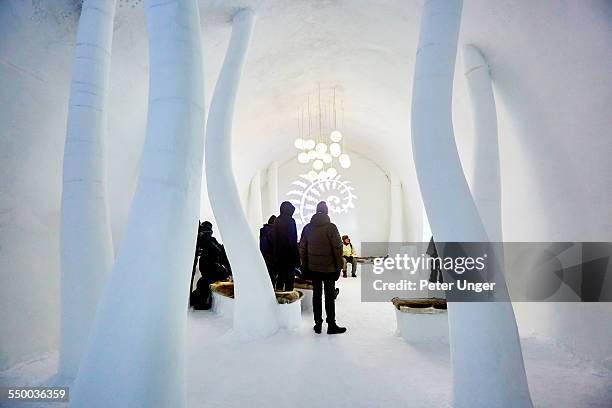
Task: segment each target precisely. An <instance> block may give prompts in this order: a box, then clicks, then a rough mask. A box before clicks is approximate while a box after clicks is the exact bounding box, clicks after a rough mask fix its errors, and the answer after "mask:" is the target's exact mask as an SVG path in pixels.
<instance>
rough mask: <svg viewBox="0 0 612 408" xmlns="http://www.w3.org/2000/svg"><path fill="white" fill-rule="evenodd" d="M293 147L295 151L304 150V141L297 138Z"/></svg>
mask: <svg viewBox="0 0 612 408" xmlns="http://www.w3.org/2000/svg"><path fill="white" fill-rule="evenodd" d="M293 145H294V146H295V148H296V149H300V150H302V149H303V148H304V139H302V138H301V137H298V138H297V139H295V140H294V141H293Z"/></svg>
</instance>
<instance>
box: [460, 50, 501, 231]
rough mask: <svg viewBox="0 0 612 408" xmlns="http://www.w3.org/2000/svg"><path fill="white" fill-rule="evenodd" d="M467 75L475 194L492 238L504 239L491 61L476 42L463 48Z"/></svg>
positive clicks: (476, 201) (486, 227)
mask: <svg viewBox="0 0 612 408" xmlns="http://www.w3.org/2000/svg"><path fill="white" fill-rule="evenodd" d="M463 61H464V66H465V77H466V79H467V85H468V90H469V93H470V98H471V101H472V115H473V123H474V156H473V157H474V158H473V161H474V167H473V177H472V195H473V196H474V202H475V203H476V207H477V208H478V213H479V214H480V218H481V219H482V223H483V224H484V227H485V229H486V231H487V235H488V236H489V239H490V240H491V241H493V242H501V241H502V240H503V239H502V225H501V182H500V169H499V146H498V136H497V111H496V108H495V97H494V95H493V86H492V84H491V74H490V71H489V65H488V64H487V62H486V61H485V59H484V56H483V55H482V54H481V52H480V51H479V50H478V48H476V47H475V46H473V45H466V46H465V47H464V48H463Z"/></svg>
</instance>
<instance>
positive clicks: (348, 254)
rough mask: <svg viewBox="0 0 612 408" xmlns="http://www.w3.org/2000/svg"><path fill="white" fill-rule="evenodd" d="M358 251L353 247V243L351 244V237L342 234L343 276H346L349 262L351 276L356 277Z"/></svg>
mask: <svg viewBox="0 0 612 408" xmlns="http://www.w3.org/2000/svg"><path fill="white" fill-rule="evenodd" d="M356 256H357V252H356V251H355V248H353V244H351V239H350V238H349V236H348V235H343V236H342V257H343V258H344V262H343V266H342V277H344V278H346V274H347V267H348V264H349V263H350V264H351V276H352V277H353V278H356V277H357V275H356V272H357V259H355V257H356Z"/></svg>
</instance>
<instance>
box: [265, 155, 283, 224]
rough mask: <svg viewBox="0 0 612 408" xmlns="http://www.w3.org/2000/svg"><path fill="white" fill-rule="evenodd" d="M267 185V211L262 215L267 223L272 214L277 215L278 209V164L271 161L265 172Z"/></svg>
mask: <svg viewBox="0 0 612 408" xmlns="http://www.w3.org/2000/svg"><path fill="white" fill-rule="evenodd" d="M267 178H268V180H267V182H268V183H267V184H268V211H267V214H265V215H264V221H268V218H269V217H270V216H271V215H272V214H277V213H278V211H279V208H280V203H279V202H278V162H277V161H273V162H272V164H270V166H269V167H268V172H267Z"/></svg>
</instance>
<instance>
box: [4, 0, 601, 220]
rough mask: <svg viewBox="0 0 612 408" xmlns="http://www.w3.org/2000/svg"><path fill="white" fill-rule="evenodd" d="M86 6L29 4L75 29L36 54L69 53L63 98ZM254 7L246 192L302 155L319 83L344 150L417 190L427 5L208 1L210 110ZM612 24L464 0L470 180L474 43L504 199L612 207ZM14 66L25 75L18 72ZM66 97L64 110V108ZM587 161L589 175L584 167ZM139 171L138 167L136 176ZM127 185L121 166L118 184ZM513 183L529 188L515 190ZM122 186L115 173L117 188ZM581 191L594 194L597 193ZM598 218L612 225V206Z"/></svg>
mask: <svg viewBox="0 0 612 408" xmlns="http://www.w3.org/2000/svg"><path fill="white" fill-rule="evenodd" d="M27 3H29V2H17V1H12V2H6V3H5V5H4V9H5V10H7V9H9V10H11V11H13V12H14V13H15V14H22V15H25V14H26V12H25V11H24V9H25V8H30V7H31V5H30V4H27ZM78 3H79V2H78V1H75V0H48V1H41V0H35V1H32V5H34V8H35V10H36V11H37V12H35V13H34V16H33V17H32V18H38V19H40V20H41V21H42V22H44V23H45V24H48V25H53V24H55V25H60V26H63V31H65V33H64V34H63V35H62V36H61V38H54V37H53V36H52V35H50V36H49V40H48V44H47V45H46V47H47V48H44V49H42V50H37V51H31V52H32V53H34V52H37V53H49V54H53V52H55V53H56V54H59V52H57V51H56V48H55V47H57V46H58V44H60V46H61V47H63V48H62V50H61V54H62V55H61V59H62V61H61V62H62V63H63V64H64V65H61V64H59V65H57V68H54V67H53V65H56V61H54V60H53V57H54V55H51V56H50V57H46V60H45V61H44V62H46V63H47V64H49V65H50V67H49V70H50V71H51V73H50V74H49V75H48V78H47V80H48V81H55V82H57V86H58V88H62V89H63V88H65V91H62V92H65V93H66V95H67V89H68V85H69V82H68V81H69V69H70V68H69V67H70V63H69V61H70V59H69V58H70V55H71V54H70V53H71V47H72V45H71V44H73V41H74V30H75V27H76V16H77V15H78ZM245 6H251V7H253V8H255V9H256V10H257V14H258V21H257V23H256V26H255V30H254V35H253V40H252V44H251V48H250V50H249V53H248V57H247V63H246V67H245V71H244V76H243V79H242V82H241V86H240V91H239V101H238V104H237V107H236V112H235V121H234V133H233V144H234V166H235V171H236V177H237V181H238V184H239V185H240V186H241V188H242V189H246V188H247V186H248V182H249V180H250V178H251V177H252V175H253V173H254V171H256V170H257V169H261V168H265V167H266V166H267V165H268V164H269V163H270V162H271V161H272V160H281V161H282V160H286V159H288V158H289V157H290V156H291V155H292V154H293V153H294V150H293V146H292V141H293V139H294V138H295V137H296V135H297V133H298V128H297V118H296V115H297V110H298V107H299V106H300V105H301V104H303V103H304V99H305V97H306V95H308V94H309V93H312V91H313V90H314V89H315V88H316V86H317V85H318V84H319V83H320V84H321V86H322V87H330V86H337V87H338V88H340V89H341V91H342V94H343V97H344V113H345V128H344V129H343V131H344V133H345V134H346V135H347V148H348V149H350V150H353V151H355V152H358V153H360V154H363V155H365V156H367V157H368V158H370V159H372V160H373V161H375V162H376V163H378V164H379V165H380V166H381V167H383V168H384V169H386V170H388V171H393V172H396V173H397V174H399V175H400V177H401V178H402V179H403V182H404V184H405V185H406V186H407V187H408V188H410V189H414V190H415V191H418V188H417V183H416V178H415V174H414V166H413V163H412V157H411V156H412V153H411V143H410V104H411V89H412V76H413V70H414V59H415V54H416V45H417V40H418V34H419V19H420V13H421V9H422V2H421V1H417V0H384V1H372V0H370V1H366V0H351V1H348V0H344V1H342V0H336V1H333V0H267V1H263V0H259V1H234V0H231V1H222V0H202V1H200V14H201V20H202V28H203V37H204V41H203V44H204V50H205V63H204V65H205V78H206V101H207V105H209V103H210V97H211V95H212V92H213V89H214V84H215V81H216V78H217V76H218V73H219V70H220V67H221V64H222V61H223V56H224V53H225V49H226V46H227V42H228V39H229V34H230V29H231V25H230V23H229V21H230V19H231V15H232V14H233V13H234V12H235V10H237V9H238V8H240V7H245ZM117 7H118V9H117V10H118V12H117V18H116V23H115V38H114V45H113V47H114V48H113V66H112V70H113V72H112V77H111V82H112V83H111V92H110V103H111V105H112V106H116V107H117V108H116V109H115V110H114V111H113V109H111V112H110V115H109V122H110V123H109V136H108V139H109V143H108V149H109V150H110V154H111V156H113V155H115V156H116V157H119V158H120V159H121V158H122V157H123V158H124V159H126V157H127V156H129V159H130V160H131V161H134V160H132V159H133V158H137V157H138V155H137V154H136V153H134V154H132V155H131V156H130V153H129V152H131V151H134V152H138V149H139V146H140V144H141V143H142V137H143V135H144V130H143V128H144V118H145V115H146V89H147V83H146V78H147V65H148V62H147V42H146V35H145V18H144V10H143V4H142V0H117ZM4 17H5V18H6V13H5V15H4ZM43 20H46V21H43ZM6 21H7V22H9V23H11V24H14V22H13V21H11V20H6ZM611 21H612V3H610V2H609V1H607V0H584V1H573V0H566V1H555V2H551V1H547V0H537V1H515V0H495V1H491V0H465V1H464V12H463V20H462V25H461V34H460V39H459V44H460V49H459V53H458V61H457V69H456V81H455V94H454V118H453V119H454V124H455V134H456V137H457V143H458V147H459V150H460V153H461V155H462V159H463V162H464V167H465V168H466V173H469V163H470V158H471V148H472V146H471V141H472V140H471V139H472V126H471V116H470V115H471V111H470V106H469V98H468V97H467V90H466V87H465V81H464V75H463V63H462V51H461V46H463V45H466V44H475V45H476V46H478V47H479V48H480V49H481V50H482V52H483V54H484V55H485V57H486V58H487V59H488V61H489V63H490V66H491V71H492V77H493V80H494V86H495V92H496V98H497V104H498V106H497V107H498V116H499V127H500V131H499V135H500V140H501V141H500V148H501V161H502V178H505V180H507V183H506V185H505V187H504V188H505V191H507V194H514V193H513V189H525V183H526V182H527V181H528V180H532V182H533V183H534V184H533V186H531V189H530V191H531V193H530V194H531V195H533V192H534V191H538V194H544V195H546V194H548V195H549V196H554V197H557V196H558V195H559V193H558V190H560V189H561V190H562V188H561V187H562V186H561V185H560V184H559V181H558V180H560V179H562V180H563V183H564V184H569V185H573V186H575V188H579V189H584V191H581V192H579V193H578V194H575V195H576V196H579V197H585V198H584V200H583V202H576V203H574V204H572V205H573V208H571V209H570V210H571V211H572V212H578V213H581V212H585V210H586V209H588V208H590V206H591V205H592V203H593V202H596V203H597V202H601V201H602V200H600V199H597V197H594V196H593V194H594V195H595V196H597V194H598V193H597V192H598V191H606V190H608V189H609V186H608V185H607V183H608V182H609V180H607V179H604V178H597V179H596V178H593V177H592V175H593V174H603V173H606V172H608V173H609V170H610V168H609V165H608V164H607V162H608V157H609V154H610V146H609V144H606V145H605V146H603V145H602V142H600V140H601V138H602V137H603V135H606V134H609V129H610V118H609V106H610V104H611V103H612V92H611V91H610V90H611V89H612V80H611V76H610V75H609V72H610V67H609V62H608V61H610V60H612V24H610V22H611ZM37 34H39V35H40V33H37ZM26 42H27V40H26ZM17 43H18V42H17V41H12V43H11V44H12V46H15V44H17ZM66 43H68V44H66ZM26 49H27V47H26ZM26 53H27V51H25V50H23V51H21V52H20V54H26ZM24 59H26V60H27V58H24ZM13 60H14V58H13ZM4 62H5V65H6V64H8V63H12V64H16V65H18V64H17V63H18V61H8V62H7V61H4ZM46 69H47V68H46V67H45V68H44V69H43V68H40V67H35V68H33V70H34V71H37V70H41V71H44V70H46ZM53 69H55V70H57V71H58V72H56V73H55V74H56V75H54V73H53ZM60 69H61V70H62V72H59V70H60ZM41 75H44V72H43V73H41ZM64 98H66V96H64V95H62V98H61V99H62V100H61V101H57V103H58V104H59V105H62V102H64ZM62 106H63V105H62ZM119 121H122V123H121V124H120V125H119V124H118V123H119ZM125 123H127V125H126V124H125ZM135 129H138V132H136V131H135ZM60 141H61V132H60V135H59V136H58V142H60ZM60 145H61V144H60ZM517 157H520V160H519V161H517ZM547 157H550V158H551V160H549V161H547V160H545V159H546V158H547ZM126 161H127V159H126ZM585 162H589V163H590V165H589V166H584V165H583V164H584V163H585ZM517 163H521V165H520V166H517ZM111 167H112V166H111ZM135 169H136V165H135V164H134V166H132V168H130V169H128V171H127V172H128V173H130V172H132V173H133V172H134V171H135ZM568 169H573V170H572V171H571V172H570V171H568ZM110 172H111V173H112V172H113V169H112V168H111V169H110ZM123 173H125V169H123V168H122V169H121V170H120V173H119V174H120V175H121V176H123ZM504 175H505V177H504ZM509 175H512V176H513V177H514V178H515V179H516V180H521V181H520V184H519V181H517V182H516V183H517V184H516V185H514V186H513V184H512V180H510V178H509ZM560 175H561V176H560ZM116 176H118V175H116ZM113 177H114V176H113V174H110V180H109V182H110V183H111V184H112V179H113ZM582 180H591V184H590V185H589V186H588V187H587V186H585V185H584V183H583V182H582ZM111 188H113V187H112V186H111ZM417 195H418V194H417ZM600 198H601V197H600ZM520 201H521V200H517V203H515V204H513V205H514V206H515V207H516V208H515V210H516V211H530V208H526V207H525V208H523V207H521V204H520ZM601 210H602V211H604V213H606V214H608V215H611V216H612V210H610V209H608V208H607V207H605V208H604V206H603V204H602V207H601ZM559 215H560V214H559ZM610 218H612V217H610Z"/></svg>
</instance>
